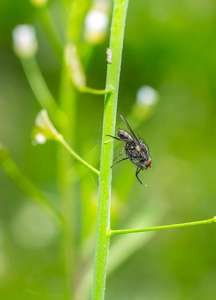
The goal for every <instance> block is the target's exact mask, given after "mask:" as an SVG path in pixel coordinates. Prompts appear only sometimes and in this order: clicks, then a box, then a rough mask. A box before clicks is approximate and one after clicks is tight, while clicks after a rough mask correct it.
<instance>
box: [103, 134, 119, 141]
mask: <svg viewBox="0 0 216 300" xmlns="http://www.w3.org/2000/svg"><path fill="white" fill-rule="evenodd" d="M106 136H110V137H111V138H113V139H116V140H117V141H121V139H119V138H117V137H115V136H113V135H110V134H106Z"/></svg>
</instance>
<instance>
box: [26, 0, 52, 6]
mask: <svg viewBox="0 0 216 300" xmlns="http://www.w3.org/2000/svg"><path fill="white" fill-rule="evenodd" d="M30 2H31V4H32V5H34V6H36V7H43V6H44V5H46V4H47V2H48V0H30Z"/></svg>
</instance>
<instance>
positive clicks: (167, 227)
mask: <svg viewBox="0 0 216 300" xmlns="http://www.w3.org/2000/svg"><path fill="white" fill-rule="evenodd" d="M211 223H216V217H214V218H212V219H208V220H203V221H196V222H188V223H180V224H171V225H163V226H154V227H146V228H137V229H123V230H110V231H109V233H108V236H109V237H111V236H113V235H118V234H126V233H138V232H147V231H156V230H163V229H171V228H181V227H189V226H195V225H204V224H211Z"/></svg>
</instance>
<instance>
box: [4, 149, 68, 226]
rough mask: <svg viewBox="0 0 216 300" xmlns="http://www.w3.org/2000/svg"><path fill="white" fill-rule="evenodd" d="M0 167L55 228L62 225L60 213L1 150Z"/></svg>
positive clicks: (8, 154)
mask: <svg viewBox="0 0 216 300" xmlns="http://www.w3.org/2000/svg"><path fill="white" fill-rule="evenodd" d="M0 165H1V166H2V168H3V170H4V171H5V173H6V174H7V175H8V176H9V177H10V178H11V179H12V180H13V181H14V182H15V184H16V185H17V186H18V187H19V188H20V189H21V190H22V191H23V192H24V193H25V194H26V195H27V196H28V197H29V198H31V199H32V200H33V201H34V202H35V203H36V204H37V205H38V206H39V207H40V208H41V209H42V210H43V211H44V213H45V214H46V215H47V216H48V217H49V218H50V219H51V220H52V221H53V222H54V223H55V225H56V226H57V227H59V226H60V225H61V224H63V223H64V219H63V216H62V214H61V213H60V211H59V210H58V209H57V208H56V207H55V206H54V205H53V204H52V203H51V202H50V201H49V200H48V199H47V197H46V196H45V195H44V194H43V193H42V191H41V190H40V189H39V188H38V187H37V186H36V185H35V184H34V183H33V182H32V181H31V180H30V179H28V177H26V176H25V175H24V174H23V173H22V172H21V171H20V169H19V168H18V167H17V165H16V163H15V162H14V160H13V159H12V157H11V155H10V153H9V152H7V151H6V150H3V149H0Z"/></svg>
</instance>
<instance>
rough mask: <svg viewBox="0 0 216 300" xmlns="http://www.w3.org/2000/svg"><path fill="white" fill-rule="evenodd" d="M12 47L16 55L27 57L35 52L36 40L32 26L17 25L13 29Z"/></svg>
mask: <svg viewBox="0 0 216 300" xmlns="http://www.w3.org/2000/svg"><path fill="white" fill-rule="evenodd" d="M13 47H14V51H15V53H16V54H17V56H19V57H21V58H28V57H31V56H34V55H35V53H36V52H37V48H38V45H37V40H36V35H35V30H34V27H32V26H31V25H19V26H17V27H16V28H14V30H13Z"/></svg>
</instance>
